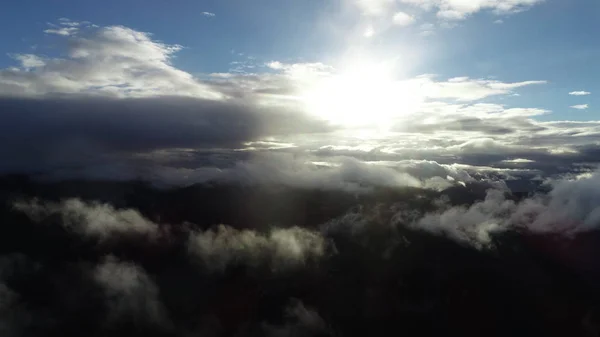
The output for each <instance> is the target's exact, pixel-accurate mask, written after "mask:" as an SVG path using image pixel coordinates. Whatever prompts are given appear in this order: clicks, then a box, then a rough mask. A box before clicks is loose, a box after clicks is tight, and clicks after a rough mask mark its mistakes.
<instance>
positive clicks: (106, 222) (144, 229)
mask: <svg viewBox="0 0 600 337" xmlns="http://www.w3.org/2000/svg"><path fill="white" fill-rule="evenodd" d="M13 207H14V208H15V209H16V210H18V211H21V212H23V213H25V214H27V215H28V216H29V217H30V218H31V219H33V220H35V221H43V220H44V219H45V218H48V217H50V216H52V215H59V216H60V217H61V220H62V221H61V224H62V225H63V226H64V227H66V228H67V229H69V230H72V231H74V232H76V233H78V234H81V235H84V236H87V237H92V238H97V239H100V240H106V239H109V238H110V237H111V236H118V235H123V234H139V235H145V236H153V235H155V234H156V233H157V230H158V227H157V225H156V224H154V223H152V222H150V221H148V220H147V219H145V218H144V217H143V216H142V215H141V214H140V213H139V212H137V211H136V210H132V209H124V210H118V209H115V208H114V207H113V206H111V205H108V204H101V203H85V202H83V201H81V200H79V199H68V200H64V201H62V202H60V203H51V202H48V203H42V202H40V201H38V200H32V201H29V202H23V201H19V202H15V203H14V205H13Z"/></svg>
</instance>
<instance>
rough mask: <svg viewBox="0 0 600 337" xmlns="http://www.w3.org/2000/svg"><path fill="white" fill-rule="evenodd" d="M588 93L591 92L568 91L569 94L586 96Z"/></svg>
mask: <svg viewBox="0 0 600 337" xmlns="http://www.w3.org/2000/svg"><path fill="white" fill-rule="evenodd" d="M590 94H591V92H589V91H571V92H570V93H569V95H571V96H587V95H590Z"/></svg>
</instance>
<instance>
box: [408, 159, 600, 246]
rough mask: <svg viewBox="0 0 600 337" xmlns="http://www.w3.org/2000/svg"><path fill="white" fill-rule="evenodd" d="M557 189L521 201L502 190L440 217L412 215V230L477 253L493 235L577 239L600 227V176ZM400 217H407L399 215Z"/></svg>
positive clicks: (439, 212)
mask: <svg viewBox="0 0 600 337" xmlns="http://www.w3.org/2000/svg"><path fill="white" fill-rule="evenodd" d="M552 184H553V186H552V187H553V188H552V190H551V191H550V192H549V193H548V195H538V196H534V197H532V198H529V199H525V200H523V201H521V202H515V201H513V200H510V199H507V198H506V195H505V191H503V190H501V189H491V190H489V191H488V193H487V196H486V198H485V200H484V201H480V202H476V203H474V204H472V205H470V206H468V207H465V206H455V207H450V206H447V207H446V208H444V207H442V208H441V209H439V210H437V211H436V212H431V213H425V214H424V215H423V216H418V215H417V216H413V217H412V218H413V219H414V220H412V221H411V222H409V225H410V226H411V227H413V228H418V229H421V230H425V231H428V232H433V233H437V234H441V235H445V236H448V237H450V238H452V239H454V240H456V241H458V242H463V243H466V244H469V245H474V246H476V247H478V248H483V247H486V246H489V245H490V244H491V243H492V236H493V234H494V233H500V232H505V231H509V230H519V231H522V230H524V231H527V232H530V233H537V234H548V233H552V234H558V235H564V236H566V237H572V236H573V235H576V234H578V233H584V232H590V231H594V230H597V229H599V228H600V208H599V207H598V206H597V205H598V203H597V201H598V200H600V194H599V193H598V192H597V191H598V186H599V185H600V173H599V172H598V171H596V172H593V173H588V174H584V175H580V176H579V177H577V179H572V180H569V179H561V180H558V181H554V182H553V183H552ZM398 218H399V219H405V218H406V217H404V216H402V214H400V216H399V217H398Z"/></svg>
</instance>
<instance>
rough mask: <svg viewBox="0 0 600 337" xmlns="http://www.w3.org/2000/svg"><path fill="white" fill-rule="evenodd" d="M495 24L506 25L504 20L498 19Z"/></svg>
mask: <svg viewBox="0 0 600 337" xmlns="http://www.w3.org/2000/svg"><path fill="white" fill-rule="evenodd" d="M494 23H495V24H497V25H501V24H503V23H504V20H500V19H498V20H495V21H494Z"/></svg>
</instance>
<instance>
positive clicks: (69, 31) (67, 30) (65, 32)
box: [44, 27, 79, 36]
mask: <svg viewBox="0 0 600 337" xmlns="http://www.w3.org/2000/svg"><path fill="white" fill-rule="evenodd" d="M78 31H79V28H77V27H61V28H50V29H46V30H44V33H46V34H56V35H62V36H71V35H75V34H76V33H77V32H78Z"/></svg>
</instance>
